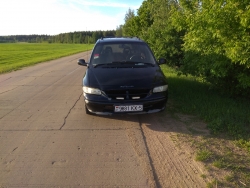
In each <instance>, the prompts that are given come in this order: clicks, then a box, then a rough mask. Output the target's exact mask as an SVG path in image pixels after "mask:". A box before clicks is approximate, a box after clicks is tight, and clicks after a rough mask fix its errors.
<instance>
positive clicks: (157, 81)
mask: <svg viewBox="0 0 250 188" xmlns="http://www.w3.org/2000/svg"><path fill="white" fill-rule="evenodd" d="M87 76H88V83H89V84H88V85H89V86H90V87H98V88H100V89H108V88H114V87H115V88H123V87H124V88H135V87H137V88H138V87H140V88H142V87H143V88H152V87H154V86H157V85H165V84H166V78H165V76H164V75H163V73H162V71H161V69H160V67H159V66H155V67H143V68H89V69H88V73H87Z"/></svg>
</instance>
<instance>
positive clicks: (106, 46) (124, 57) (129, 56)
mask: <svg viewBox="0 0 250 188" xmlns="http://www.w3.org/2000/svg"><path fill="white" fill-rule="evenodd" d="M127 61H128V62H129V61H133V62H144V63H152V64H155V59H154V57H153V55H152V52H151V51H150V49H149V47H148V46H147V45H146V44H144V43H103V44H102V43H100V44H97V45H96V46H95V48H94V51H93V53H92V57H91V61H90V63H91V64H101V63H112V62H127Z"/></svg>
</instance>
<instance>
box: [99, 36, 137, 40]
mask: <svg viewBox="0 0 250 188" xmlns="http://www.w3.org/2000/svg"><path fill="white" fill-rule="evenodd" d="M105 38H131V39H138V40H141V39H140V38H139V37H137V36H135V37H124V36H123V37H116V36H105V37H101V38H100V39H101V40H103V39H105Z"/></svg>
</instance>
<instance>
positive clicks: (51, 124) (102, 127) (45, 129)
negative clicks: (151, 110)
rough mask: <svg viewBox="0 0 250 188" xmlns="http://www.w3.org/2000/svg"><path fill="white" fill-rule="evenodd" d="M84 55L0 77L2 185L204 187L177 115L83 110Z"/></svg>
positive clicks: (0, 175) (198, 167) (0, 182)
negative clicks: (178, 143)
mask: <svg viewBox="0 0 250 188" xmlns="http://www.w3.org/2000/svg"><path fill="white" fill-rule="evenodd" d="M88 55H89V53H85V52H84V53H80V54H76V55H72V56H69V57H64V58H60V59H57V60H53V61H49V62H45V63H42V64H39V65H35V66H32V67H28V68H24V69H23V70H19V71H15V72H11V73H8V74H3V75H0V187H205V182H204V181H203V179H201V178H200V174H201V173H203V172H202V168H201V167H200V166H199V165H198V164H197V163H195V162H194V161H193V160H192V159H191V158H190V156H187V155H183V151H179V150H178V149H176V147H175V145H174V143H173V142H172V140H171V131H172V130H175V131H174V132H182V129H181V128H179V129H176V127H178V122H176V121H175V120H171V119H168V120H167V121H165V118H166V117H165V115H154V114H152V115H144V116H139V115H136V116H127V115H120V116H90V115H86V114H85V111H84V105H83V97H82V87H81V80H82V77H83V75H84V72H85V69H86V67H82V66H79V65H77V60H78V59H79V58H85V59H88ZM167 118H171V117H170V116H169V117H167ZM166 123H167V124H168V125H169V126H168V127H169V128H168V129H165V128H164V126H163V125H162V124H166ZM180 126H181V125H180V124H179V127H180ZM171 127H172V128H171ZM186 154H188V153H186Z"/></svg>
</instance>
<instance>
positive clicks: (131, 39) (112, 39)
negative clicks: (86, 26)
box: [96, 37, 145, 43]
mask: <svg viewBox="0 0 250 188" xmlns="http://www.w3.org/2000/svg"><path fill="white" fill-rule="evenodd" d="M124 42H130V43H131V42H132V43H134V42H136V43H145V42H144V41H143V40H141V39H140V38H137V37H105V38H104V37H102V38H100V39H98V40H97V42H96V43H124Z"/></svg>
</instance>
